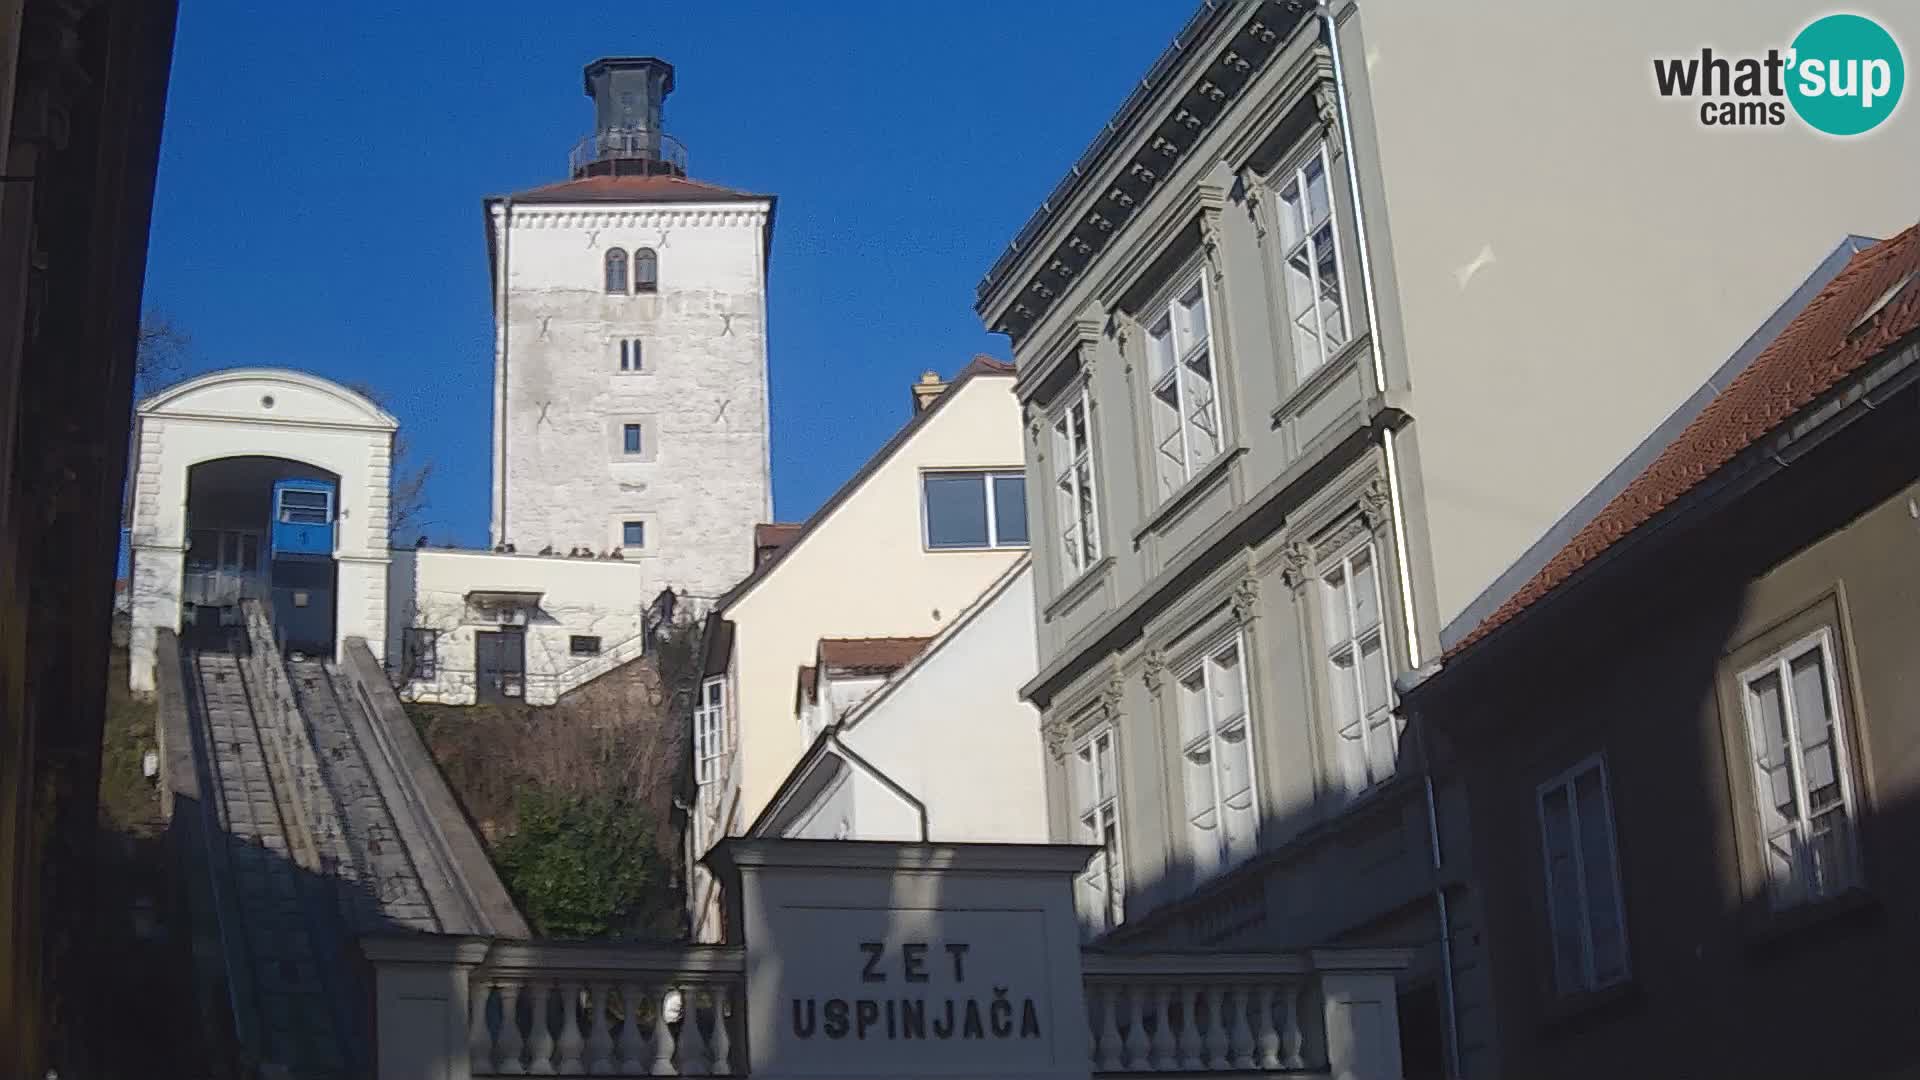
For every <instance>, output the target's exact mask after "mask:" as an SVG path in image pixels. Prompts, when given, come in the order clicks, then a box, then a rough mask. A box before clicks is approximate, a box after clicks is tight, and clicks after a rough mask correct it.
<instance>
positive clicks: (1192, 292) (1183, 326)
mask: <svg viewBox="0 0 1920 1080" xmlns="http://www.w3.org/2000/svg"><path fill="white" fill-rule="evenodd" d="M1179 317H1180V351H1181V352H1182V353H1185V352H1190V351H1192V350H1193V349H1194V348H1196V347H1197V346H1199V345H1201V344H1203V343H1205V342H1206V340H1207V335H1208V333H1209V327H1208V325H1207V296H1206V292H1205V291H1204V289H1203V288H1202V287H1201V285H1200V283H1199V282H1197V281H1196V282H1194V284H1193V288H1191V289H1188V290H1187V293H1186V295H1185V296H1182V297H1181V298H1180V305H1179Z"/></svg>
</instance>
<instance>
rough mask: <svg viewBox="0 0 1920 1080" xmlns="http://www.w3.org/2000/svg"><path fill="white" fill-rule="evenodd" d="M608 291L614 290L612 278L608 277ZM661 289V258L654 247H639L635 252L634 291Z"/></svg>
mask: <svg viewBox="0 0 1920 1080" xmlns="http://www.w3.org/2000/svg"><path fill="white" fill-rule="evenodd" d="M607 280H608V286H607V291H608V292H612V291H613V286H612V280H613V279H612V278H608V279H607ZM659 290H660V258H659V256H657V255H655V254H654V253H653V249H652V248H639V249H637V250H635V251H634V253H633V291H634V292H637V293H643V292H658V291H659Z"/></svg>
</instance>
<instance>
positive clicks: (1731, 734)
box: [1715, 582, 1877, 934]
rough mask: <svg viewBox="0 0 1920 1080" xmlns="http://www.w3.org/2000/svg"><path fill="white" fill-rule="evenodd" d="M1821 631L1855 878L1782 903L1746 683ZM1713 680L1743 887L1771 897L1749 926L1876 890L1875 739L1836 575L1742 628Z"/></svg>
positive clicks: (1775, 922)
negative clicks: (1870, 858) (1870, 856)
mask: <svg viewBox="0 0 1920 1080" xmlns="http://www.w3.org/2000/svg"><path fill="white" fill-rule="evenodd" d="M1815 639H1822V641H1823V645H1824V647H1825V649H1826V653H1827V657H1828V660H1829V661H1830V664H1831V667H1830V670H1829V671H1828V673H1827V690H1828V693H1830V694H1832V695H1834V708H1835V711H1836V713H1837V716H1836V719H1835V723H1834V728H1835V731H1836V732H1838V733H1839V735H1840V738H1841V739H1842V744H1843V745H1842V750H1843V757H1844V761H1843V762H1842V771H1841V774H1840V777H1839V779H1840V780H1841V783H1842V790H1843V791H1844V793H1845V799H1846V806H1847V810H1848V813H1849V817H1850V824H1851V826H1852V835H1851V837H1850V841H1851V852H1850V854H1851V856H1852V859H1853V879H1852V881H1851V883H1850V887H1849V888H1847V889H1845V890H1843V891H1841V892H1840V893H1838V894H1837V895H1834V896H1829V897H1818V898H1813V899H1809V900H1804V901H1801V902H1799V903H1795V904H1792V905H1786V906H1780V905H1777V904H1776V903H1774V902H1773V896H1774V888H1773V883H1772V878H1771V875H1770V873H1769V871H1768V866H1767V857H1766V840H1767V838H1766V836H1765V834H1764V830H1763V829H1762V828H1761V826H1760V821H1759V812H1758V798H1759V793H1758V781H1757V779H1756V778H1755V776H1754V766H1753V757H1752V727H1751V722H1750V720H1749V718H1748V715H1747V709H1746V684H1747V678H1748V676H1749V675H1751V674H1753V672H1754V671H1755V669H1756V668H1758V667H1761V666H1763V664H1764V662H1765V661H1766V660H1767V659H1768V658H1769V657H1777V656H1779V655H1780V654H1782V653H1785V652H1789V651H1793V650H1796V649H1797V648H1799V647H1801V646H1803V645H1804V644H1805V643H1807V642H1810V641H1813V640H1815ZM1715 683H1716V685H1717V688H1718V695H1717V697H1718V705H1719V713H1720V723H1721V740H1722V746H1723V749H1724V752H1725V763H1726V768H1727V777H1728V787H1729V794H1730V795H1731V798H1732V802H1733V805H1732V807H1731V810H1732V815H1731V816H1732V818H1733V826H1734V838H1735V841H1736V843H1735V850H1736V853H1737V861H1738V865H1739V870H1740V879H1741V884H1742V889H1743V890H1744V892H1745V893H1746V895H1750V896H1765V897H1767V898H1768V901H1769V902H1768V903H1767V904H1765V905H1762V906H1759V907H1758V908H1756V910H1754V911H1753V912H1752V914H1751V915H1750V920H1751V921H1750V924H1749V929H1751V930H1753V931H1755V932H1759V933H1762V934H1765V933H1768V932H1770V931H1771V930H1772V929H1774V928H1776V927H1785V926H1789V925H1794V924H1797V923H1798V922H1800V921H1802V920H1807V919H1818V918H1820V917H1821V916H1822V915H1824V914H1826V913H1828V912H1830V911H1831V910H1832V909H1834V908H1842V907H1847V906H1850V905H1851V904H1853V903H1856V902H1858V901H1859V900H1860V899H1861V898H1862V897H1864V896H1867V895H1870V893H1871V889H1872V869H1873V868H1872V867H1871V866H1870V865H1868V863H1867V862H1866V860H1865V857H1864V856H1865V852H1864V851H1863V850H1862V846H1861V844H1860V830H1861V825H1862V823H1863V822H1864V821H1866V820H1867V819H1869V818H1871V817H1872V816H1873V815H1874V813H1875V804H1876V802H1877V800H1876V798H1875V794H1874V791H1873V785H1872V776H1873V770H1872V765H1871V760H1870V753H1871V746H1870V745H1869V744H1868V743H1867V741H1866V738H1865V735H1866V725H1865V722H1864V720H1863V718H1862V717H1861V715H1860V694H1859V675H1858V671H1857V669H1856V667H1855V664H1854V656H1853V633H1852V619H1851V613H1850V610H1849V606H1848V604H1847V598H1846V593H1845V590H1844V588H1843V587H1842V586H1841V585H1840V584H1839V583H1838V582H1835V583H1834V584H1833V585H1832V586H1830V587H1829V588H1827V589H1826V590H1824V591H1823V592H1821V593H1820V594H1819V596H1818V597H1817V598H1816V599H1814V600H1813V601H1812V602H1810V603H1807V604H1804V605H1802V606H1801V607H1799V608H1798V609H1797V610H1794V611H1792V612H1791V613H1789V614H1786V615H1784V616H1782V617H1780V618H1777V619H1774V620H1772V621H1770V622H1768V623H1767V624H1765V625H1764V626H1762V627H1760V628H1758V629H1755V630H1753V631H1752V632H1751V633H1748V634H1746V635H1744V636H1743V637H1742V638H1741V639H1740V640H1739V641H1738V642H1737V644H1735V645H1733V646H1732V647H1731V648H1729V649H1727V650H1726V653H1725V655H1724V656H1723V657H1722V659H1721V662H1720V667H1719V671H1718V672H1717V677H1716V679H1715Z"/></svg>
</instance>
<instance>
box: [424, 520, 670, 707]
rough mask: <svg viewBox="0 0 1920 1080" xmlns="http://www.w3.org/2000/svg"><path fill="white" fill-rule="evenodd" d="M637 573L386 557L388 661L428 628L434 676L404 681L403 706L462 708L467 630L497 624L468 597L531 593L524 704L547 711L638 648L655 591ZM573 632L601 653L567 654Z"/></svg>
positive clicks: (596, 564)
mask: <svg viewBox="0 0 1920 1080" xmlns="http://www.w3.org/2000/svg"><path fill="white" fill-rule="evenodd" d="M650 580H651V579H650V577H649V574H648V570H647V568H646V566H644V565H643V564H641V563H638V562H628V561H625V560H611V559H568V558H560V557H553V556H539V555H518V554H513V555H508V554H499V553H495V552H489V551H457V550H455V551H450V550H445V549H435V548H420V549H417V550H411V551H395V552H393V563H392V566H391V579H390V584H389V587H388V590H387V596H388V617H387V627H388V634H389V637H388V640H387V650H388V652H387V654H388V655H389V656H391V657H393V658H394V660H395V661H396V662H398V661H399V660H400V658H401V657H402V656H403V655H404V650H403V648H402V642H403V640H404V638H403V635H404V634H405V632H406V631H407V629H408V628H410V627H419V628H423V629H430V630H434V631H437V634H438V636H437V647H436V649H435V653H436V655H435V658H434V677H433V678H431V679H411V680H409V681H408V682H407V683H406V685H405V686H404V687H403V688H402V690H401V695H402V696H403V697H404V698H406V699H407V700H410V701H430V702H438V703H440V704H445V705H471V704H473V702H474V700H475V671H474V636H473V635H474V633H475V632H476V631H479V630H491V629H496V628H497V627H498V624H497V623H490V622H487V621H485V620H484V619H481V618H478V617H476V613H474V612H470V611H469V605H468V603H467V594H468V593H470V592H473V591H476V590H483V591H486V590H490V591H496V592H499V591H505V592H529V593H539V594H540V600H539V603H538V608H537V610H536V611H535V612H534V614H533V615H532V617H531V618H530V619H529V620H528V621H527V623H526V625H525V627H524V629H525V632H526V642H527V667H526V699H525V700H526V702H527V703H528V704H530V705H551V704H553V702H554V701H556V700H558V698H559V697H560V695H561V694H564V693H566V692H567V691H569V690H572V689H573V688H575V687H577V686H580V685H581V684H583V683H586V682H588V681H590V680H592V679H595V678H598V677H600V676H601V675H604V674H606V673H607V672H609V671H612V670H613V669H614V668H616V667H618V666H620V665H621V664H624V663H626V662H627V661H629V660H633V659H636V658H638V657H639V656H640V655H641V654H642V653H643V652H644V651H645V650H644V640H643V637H642V617H643V612H644V611H645V609H646V606H647V604H648V603H650V602H651V601H652V599H653V593H655V592H657V591H658V587H657V586H655V587H654V588H652V589H649V588H648V582H649V581H650ZM576 635H581V636H591V637H597V638H599V639H600V652H599V654H598V655H592V656H576V655H574V654H573V653H572V651H571V641H572V638H573V637H574V636H576Z"/></svg>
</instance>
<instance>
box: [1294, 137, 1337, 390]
mask: <svg viewBox="0 0 1920 1080" xmlns="http://www.w3.org/2000/svg"><path fill="white" fill-rule="evenodd" d="M1279 210H1280V250H1281V253H1282V259H1283V266H1284V269H1283V271H1282V273H1283V274H1285V276H1286V290H1287V314H1288V316H1289V318H1290V319H1291V322H1292V326H1293V356H1294V367H1295V370H1296V372H1297V373H1298V375H1299V377H1300V378H1303V379H1304V378H1306V377H1307V376H1308V375H1310V374H1312V373H1313V372H1314V371H1316V370H1318V369H1319V367H1320V365H1322V364H1324V363H1326V362H1327V360H1328V359H1329V358H1330V357H1332V356H1333V354H1334V353H1335V352H1337V351H1339V348H1340V346H1341V345H1343V344H1345V342H1346V340H1347V337H1348V334H1349V333H1350V328H1349V327H1348V324H1347V307H1346V289H1345V287H1344V284H1343V282H1344V279H1343V277H1342V276H1341V272H1340V240H1339V235H1338V233H1339V230H1338V229H1337V228H1336V227H1335V222H1334V215H1333V196H1332V193H1331V190H1330V189H1329V187H1328V186H1327V146H1326V144H1325V143H1321V144H1320V145H1319V146H1317V147H1315V148H1314V151H1313V155H1312V156H1311V157H1309V158H1307V160H1305V161H1304V162H1302V163H1301V164H1300V165H1299V166H1297V167H1296V168H1294V169H1293V170H1292V171H1291V172H1290V173H1289V174H1288V175H1287V176H1286V177H1285V178H1284V179H1283V180H1282V182H1281V187H1280V206H1279Z"/></svg>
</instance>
